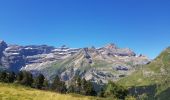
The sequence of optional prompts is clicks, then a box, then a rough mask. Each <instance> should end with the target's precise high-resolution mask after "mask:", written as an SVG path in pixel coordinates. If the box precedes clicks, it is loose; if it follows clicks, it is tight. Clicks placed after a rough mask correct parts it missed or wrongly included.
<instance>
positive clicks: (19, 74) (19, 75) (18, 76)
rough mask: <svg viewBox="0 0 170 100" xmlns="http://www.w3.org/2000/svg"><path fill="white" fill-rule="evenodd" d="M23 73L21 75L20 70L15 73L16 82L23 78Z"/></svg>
mask: <svg viewBox="0 0 170 100" xmlns="http://www.w3.org/2000/svg"><path fill="white" fill-rule="evenodd" d="M23 77H24V75H23V72H22V71H20V72H19V73H18V74H17V82H21V80H22V79H23Z"/></svg>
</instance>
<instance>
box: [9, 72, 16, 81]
mask: <svg viewBox="0 0 170 100" xmlns="http://www.w3.org/2000/svg"><path fill="white" fill-rule="evenodd" d="M15 79H16V75H15V73H14V72H9V73H8V75H7V81H8V82H9V83H13V82H14V81H15Z"/></svg>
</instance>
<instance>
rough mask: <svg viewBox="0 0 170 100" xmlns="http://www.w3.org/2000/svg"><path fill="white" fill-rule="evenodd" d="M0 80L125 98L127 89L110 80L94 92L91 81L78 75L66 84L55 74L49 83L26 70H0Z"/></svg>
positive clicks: (40, 76)
mask: <svg viewBox="0 0 170 100" xmlns="http://www.w3.org/2000/svg"><path fill="white" fill-rule="evenodd" d="M0 82H5V83H17V84H21V85H24V86H29V87H31V88H36V89H43V90H51V91H55V92H58V93H76V94H81V95H87V96H99V97H111V98H112V97H113V98H119V99H125V97H126V96H127V94H128V90H127V89H125V88H124V87H122V86H119V85H117V84H115V83H113V82H111V81H109V82H108V84H106V85H105V86H103V88H101V90H100V91H98V92H96V91H95V89H94V86H93V83H92V82H90V81H87V80H86V79H85V78H83V79H81V78H80V77H79V76H76V77H74V78H73V79H72V80H71V81H70V82H69V83H68V85H66V83H65V82H64V81H62V80H61V79H60V77H59V76H56V77H55V78H54V80H53V82H52V83H49V82H48V81H47V79H46V78H45V77H44V75H43V74H39V75H37V76H34V77H33V75H32V74H31V73H30V72H27V71H20V72H19V73H18V74H15V73H14V72H7V71H2V72H0Z"/></svg>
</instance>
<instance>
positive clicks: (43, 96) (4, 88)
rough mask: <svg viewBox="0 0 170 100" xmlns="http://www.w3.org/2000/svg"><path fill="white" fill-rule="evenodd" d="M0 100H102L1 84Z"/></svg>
mask: <svg viewBox="0 0 170 100" xmlns="http://www.w3.org/2000/svg"><path fill="white" fill-rule="evenodd" d="M0 100H102V99H101V98H97V97H88V96H81V95H77V94H67V95H66V94H59V93H55V92H50V91H43V90H36V89H32V88H29V87H25V86H20V85H17V84H6V83H0Z"/></svg>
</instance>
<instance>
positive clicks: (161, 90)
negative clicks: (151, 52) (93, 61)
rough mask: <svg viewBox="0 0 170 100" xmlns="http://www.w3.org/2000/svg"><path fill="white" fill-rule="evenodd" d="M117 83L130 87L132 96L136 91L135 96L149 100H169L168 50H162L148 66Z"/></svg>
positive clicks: (169, 62)
mask: <svg viewBox="0 0 170 100" xmlns="http://www.w3.org/2000/svg"><path fill="white" fill-rule="evenodd" d="M118 83H119V84H121V85H124V86H128V87H130V88H131V90H132V94H133V90H134V91H137V92H135V93H136V94H135V93H134V94H135V95H137V94H138V96H139V95H142V96H143V97H144V98H148V97H150V99H149V100H151V99H153V100H155V99H159V100H170V96H169V94H170V48H167V49H166V50H164V51H163V52H162V53H161V54H160V55H159V56H158V57H157V58H156V59H154V60H153V61H152V62H151V63H150V64H148V65H146V66H144V67H142V68H140V69H139V70H137V71H136V72H134V73H133V74H132V75H130V76H128V77H125V78H123V79H121V80H120V81H119V82H118ZM132 87H133V88H132ZM142 91H143V93H142ZM144 92H145V93H144Z"/></svg>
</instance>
